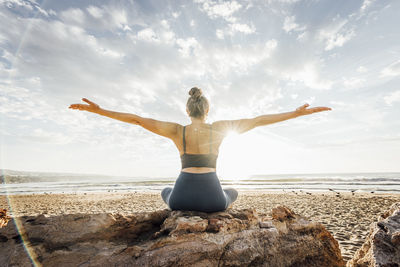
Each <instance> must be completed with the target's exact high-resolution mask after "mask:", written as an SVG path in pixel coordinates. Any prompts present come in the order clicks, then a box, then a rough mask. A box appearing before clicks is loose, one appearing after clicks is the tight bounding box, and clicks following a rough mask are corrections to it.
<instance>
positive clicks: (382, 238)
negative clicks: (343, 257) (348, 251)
mask: <svg viewBox="0 0 400 267" xmlns="http://www.w3.org/2000/svg"><path fill="white" fill-rule="evenodd" d="M364 266H382V267H395V266H397V267H398V266H400V202H399V203H395V204H393V205H392V206H391V207H390V209H389V210H388V211H386V212H385V213H383V214H382V215H381V216H380V218H379V219H378V222H376V223H372V224H371V226H370V231H369V234H368V236H367V238H366V241H365V243H364V244H363V245H362V247H361V248H360V249H359V250H357V252H356V253H355V255H354V257H353V258H352V259H351V260H350V261H349V262H347V267H364Z"/></svg>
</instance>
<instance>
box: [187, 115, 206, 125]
mask: <svg viewBox="0 0 400 267" xmlns="http://www.w3.org/2000/svg"><path fill="white" fill-rule="evenodd" d="M190 119H191V120H192V124H191V125H201V124H205V123H206V122H205V118H192V117H190Z"/></svg>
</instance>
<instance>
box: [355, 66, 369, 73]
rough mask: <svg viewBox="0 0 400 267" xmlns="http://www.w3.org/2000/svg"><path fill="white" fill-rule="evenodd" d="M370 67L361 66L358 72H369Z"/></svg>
mask: <svg viewBox="0 0 400 267" xmlns="http://www.w3.org/2000/svg"><path fill="white" fill-rule="evenodd" d="M367 71H368V69H367V68H366V67H365V66H360V67H358V68H357V72H360V73H364V72H367Z"/></svg>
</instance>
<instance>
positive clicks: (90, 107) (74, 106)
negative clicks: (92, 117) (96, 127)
mask: <svg viewBox="0 0 400 267" xmlns="http://www.w3.org/2000/svg"><path fill="white" fill-rule="evenodd" d="M82 100H83V101H85V102H86V103H89V105H85V104H71V105H70V106H69V107H68V108H72V109H79V110H86V111H89V112H96V111H98V110H99V109H100V106H99V105H97V104H96V103H94V102H92V101H90V100H88V99H86V98H82Z"/></svg>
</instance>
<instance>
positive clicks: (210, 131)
mask: <svg viewBox="0 0 400 267" xmlns="http://www.w3.org/2000/svg"><path fill="white" fill-rule="evenodd" d="M211 127H212V125H211V124H210V154H211V151H212V149H211V143H212V130H211Z"/></svg>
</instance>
